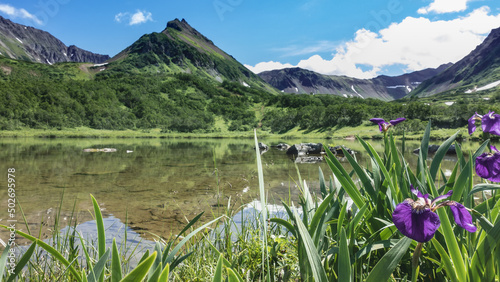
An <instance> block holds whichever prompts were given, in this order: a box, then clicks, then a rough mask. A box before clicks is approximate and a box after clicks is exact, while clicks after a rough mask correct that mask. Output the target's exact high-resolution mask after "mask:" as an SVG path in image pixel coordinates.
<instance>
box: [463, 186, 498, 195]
mask: <svg viewBox="0 0 500 282" xmlns="http://www.w3.org/2000/svg"><path fill="white" fill-rule="evenodd" d="M498 189H500V185H498V184H478V185H476V186H474V188H473V189H472V190H471V191H470V192H469V195H468V196H469V197H470V196H472V195H473V194H474V193H477V192H482V191H486V190H498Z"/></svg>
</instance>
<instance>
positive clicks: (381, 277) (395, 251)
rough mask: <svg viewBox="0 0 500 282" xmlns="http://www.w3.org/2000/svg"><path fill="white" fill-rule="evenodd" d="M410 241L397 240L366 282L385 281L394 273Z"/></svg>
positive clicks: (407, 239)
mask: <svg viewBox="0 0 500 282" xmlns="http://www.w3.org/2000/svg"><path fill="white" fill-rule="evenodd" d="M410 244H411V239H410V238H408V237H404V238H403V239H401V240H399V242H398V243H397V244H396V245H395V246H394V247H392V249H390V250H389V251H388V252H387V253H386V254H385V255H384V256H383V257H382V258H381V259H380V261H379V262H378V263H377V264H376V265H375V267H374V268H373V270H372V271H371V272H370V274H369V275H368V278H367V279H366V281H367V282H380V281H387V280H389V278H390V277H391V274H392V273H393V272H394V269H395V268H396V267H397V266H398V264H399V261H400V260H401V258H402V257H403V256H404V255H405V254H406V253H407V252H408V247H410Z"/></svg>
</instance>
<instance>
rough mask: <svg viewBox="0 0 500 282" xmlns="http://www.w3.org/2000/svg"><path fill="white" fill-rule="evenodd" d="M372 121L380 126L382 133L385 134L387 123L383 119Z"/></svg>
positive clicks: (373, 119)
mask: <svg viewBox="0 0 500 282" xmlns="http://www.w3.org/2000/svg"><path fill="white" fill-rule="evenodd" d="M370 121H371V122H373V123H376V124H378V129H379V130H380V132H384V124H387V122H386V121H385V120H384V119H383V118H372V119H370Z"/></svg>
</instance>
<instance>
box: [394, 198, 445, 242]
mask: <svg viewBox="0 0 500 282" xmlns="http://www.w3.org/2000/svg"><path fill="white" fill-rule="evenodd" d="M392 222H394V225H395V226H396V227H397V228H398V230H399V231H400V232H401V233H403V235H405V236H406V237H408V238H411V239H413V240H415V241H417V242H422V243H424V242H427V241H429V240H431V239H432V237H434V233H436V230H437V229H438V228H439V225H440V224H441V221H440V220H439V216H438V215H437V214H436V213H434V212H432V211H431V210H430V209H423V210H419V211H418V210H414V209H413V208H412V206H411V204H410V203H409V201H408V200H406V201H404V202H402V203H400V204H399V205H397V206H396V209H395V210H394V213H393V214H392Z"/></svg>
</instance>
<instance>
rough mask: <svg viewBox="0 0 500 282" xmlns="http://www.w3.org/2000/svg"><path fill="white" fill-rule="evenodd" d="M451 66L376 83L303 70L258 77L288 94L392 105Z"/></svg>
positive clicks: (267, 73) (379, 77)
mask: <svg viewBox="0 0 500 282" xmlns="http://www.w3.org/2000/svg"><path fill="white" fill-rule="evenodd" d="M450 65H451V64H447V65H442V66H440V67H439V68H437V69H425V70H422V71H417V72H413V73H409V74H404V75H400V76H394V77H391V76H378V77H376V78H373V79H357V78H351V77H346V76H335V75H323V74H319V73H316V72H313V71H309V70H305V69H301V68H288V69H282V70H272V71H266V72H262V73H260V74H259V76H260V77H261V78H262V79H263V80H264V81H266V82H267V83H269V84H271V85H272V86H273V87H275V88H277V89H279V90H281V91H282V92H286V93H298V94H304V93H313V94H335V95H339V96H344V97H354V96H356V97H362V98H377V99H381V100H386V101H389V100H395V99H400V98H403V97H405V96H406V95H407V94H408V93H410V92H411V91H412V90H413V89H415V88H416V87H417V86H418V85H419V84H420V83H421V82H422V81H424V80H426V79H429V78H431V77H433V76H435V75H437V74H439V73H440V72H442V71H443V70H445V69H446V68H447V67H449V66H450Z"/></svg>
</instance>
